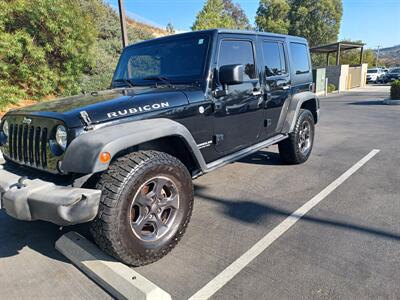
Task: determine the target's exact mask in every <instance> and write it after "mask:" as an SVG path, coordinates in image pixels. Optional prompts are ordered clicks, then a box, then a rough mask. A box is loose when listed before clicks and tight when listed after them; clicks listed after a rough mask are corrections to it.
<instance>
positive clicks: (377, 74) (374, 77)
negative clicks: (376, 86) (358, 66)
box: [367, 68, 385, 83]
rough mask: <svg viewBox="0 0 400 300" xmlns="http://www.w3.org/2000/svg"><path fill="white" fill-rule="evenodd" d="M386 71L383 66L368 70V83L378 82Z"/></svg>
mask: <svg viewBox="0 0 400 300" xmlns="http://www.w3.org/2000/svg"><path fill="white" fill-rule="evenodd" d="M384 75H385V72H384V71H383V70H382V69H381V68H372V69H368V71H367V83H369V82H375V83H378V82H380V81H381V80H382V78H383V76H384Z"/></svg>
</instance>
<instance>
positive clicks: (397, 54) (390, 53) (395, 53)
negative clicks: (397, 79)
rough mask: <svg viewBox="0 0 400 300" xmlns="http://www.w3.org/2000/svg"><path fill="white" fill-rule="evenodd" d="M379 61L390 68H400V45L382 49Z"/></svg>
mask: <svg viewBox="0 0 400 300" xmlns="http://www.w3.org/2000/svg"><path fill="white" fill-rule="evenodd" d="M375 52H376V53H377V52H378V51H377V50H375ZM379 61H380V63H382V64H385V65H386V66H389V67H390V66H400V45H396V46H392V47H387V48H382V49H380V50H379Z"/></svg>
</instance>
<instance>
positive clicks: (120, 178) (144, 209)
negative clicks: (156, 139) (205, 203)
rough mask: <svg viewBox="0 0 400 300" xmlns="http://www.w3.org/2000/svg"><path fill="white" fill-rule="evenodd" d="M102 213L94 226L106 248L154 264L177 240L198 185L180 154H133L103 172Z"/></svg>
mask: <svg viewBox="0 0 400 300" xmlns="http://www.w3.org/2000/svg"><path fill="white" fill-rule="evenodd" d="M97 188H98V189H100V190H102V196H101V202H100V207H99V213H98V216H97V217H96V219H95V220H94V221H93V223H92V226H91V232H92V235H93V237H94V240H95V241H96V243H97V244H98V245H99V246H100V248H102V249H103V250H104V251H105V252H107V253H108V254H110V255H111V256H114V257H115V258H117V259H118V260H120V261H122V262H124V263H126V264H128V265H132V266H141V265H146V264H149V263H152V262H154V261H156V260H158V259H160V258H161V257H163V256H164V255H166V254H167V253H168V252H169V251H171V250H172V249H173V248H174V247H175V245H176V244H177V243H178V241H179V240H180V238H181V237H182V235H183V234H184V231H185V228H186V226H187V224H188V223H189V220H190V216H191V213H192V208H193V184H192V179H191V176H190V174H189V172H188V170H187V168H186V167H185V166H184V165H183V164H182V163H181V162H180V161H179V160H178V159H176V158H175V157H173V156H171V155H169V154H166V153H162V152H156V151H140V152H133V153H130V154H128V155H125V156H122V157H120V158H118V159H117V160H115V161H114V162H113V163H112V164H111V165H110V167H109V169H108V170H107V171H106V172H105V173H104V174H103V175H101V178H100V180H99V181H98V184H97Z"/></svg>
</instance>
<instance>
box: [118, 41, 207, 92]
mask: <svg viewBox="0 0 400 300" xmlns="http://www.w3.org/2000/svg"><path fill="white" fill-rule="evenodd" d="M208 44H209V36H207V35H196V36H187V37H176V38H170V39H162V40H154V41H151V42H146V43H141V44H137V45H134V46H130V47H128V48H126V49H125V50H124V52H123V53H122V56H121V58H120V61H119V63H118V66H117V69H116V71H115V74H114V78H113V86H114V87H116V86H126V85H146V84H147V85H148V84H151V83H152V82H155V81H158V80H157V78H164V79H166V80H168V82H171V83H191V82H195V81H199V80H201V79H202V77H203V74H204V67H205V61H206V57H207V52H208V51H207V50H208Z"/></svg>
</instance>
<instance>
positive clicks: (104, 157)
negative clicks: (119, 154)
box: [99, 152, 111, 164]
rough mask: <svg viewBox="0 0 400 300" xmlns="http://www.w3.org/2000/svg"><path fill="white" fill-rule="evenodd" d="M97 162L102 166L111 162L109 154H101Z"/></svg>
mask: <svg viewBox="0 0 400 300" xmlns="http://www.w3.org/2000/svg"><path fill="white" fill-rule="evenodd" d="M99 160H100V162H101V163H102V164H106V163H109V162H110V160H111V154H110V153H109V152H101V153H100V157H99Z"/></svg>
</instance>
